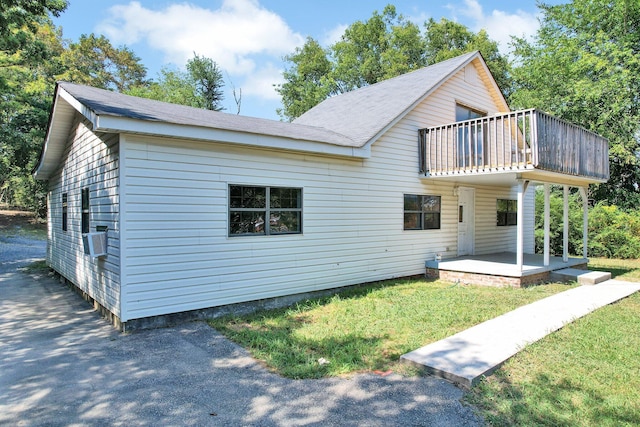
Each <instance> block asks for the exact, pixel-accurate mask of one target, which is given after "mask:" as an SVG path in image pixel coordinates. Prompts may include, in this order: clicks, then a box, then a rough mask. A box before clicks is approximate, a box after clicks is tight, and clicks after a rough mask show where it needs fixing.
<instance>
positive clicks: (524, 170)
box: [418, 109, 609, 286]
mask: <svg viewBox="0 0 640 427" xmlns="http://www.w3.org/2000/svg"><path fill="white" fill-rule="evenodd" d="M418 142H419V150H418V153H419V172H420V175H421V176H422V177H423V178H424V179H430V180H442V181H448V182H452V183H454V184H455V186H456V187H455V188H458V187H460V188H461V187H474V186H476V185H491V186H500V187H504V186H508V187H512V188H513V187H516V188H517V200H516V202H517V210H516V215H517V220H516V224H517V233H516V248H517V251H516V253H515V254H497V255H492V256H490V257H494V259H491V258H489V259H482V258H481V257H480V258H478V257H471V258H468V259H460V260H459V261H464V264H465V265H467V267H466V268H476V269H478V270H479V271H465V268H462V269H461V270H455V268H453V267H451V266H454V267H462V266H461V263H458V264H449V265H448V266H449V267H451V268H448V267H447V264H446V263H448V262H454V261H455V260H452V261H445V263H444V265H443V266H441V267H439V268H438V269H437V270H438V271H441V272H442V273H439V274H440V277H442V275H443V274H445V275H447V276H450V278H453V280H464V277H468V276H469V275H472V274H476V275H478V277H475V279H478V280H480V279H483V277H482V276H483V275H484V276H489V277H490V276H491V275H494V274H496V273H498V274H500V275H499V276H496V277H501V278H503V279H501V280H502V281H503V282H504V283H505V284H512V285H515V286H522V285H526V284H530V283H536V282H540V281H544V280H546V278H548V276H549V275H550V272H551V271H554V270H557V269H561V268H570V267H573V265H572V263H573V262H577V261H571V259H570V258H569V251H568V248H569V188H570V187H574V188H578V189H579V192H580V195H581V198H582V202H583V227H582V229H583V256H582V258H578V260H581V261H582V262H578V264H576V265H584V266H585V267H586V259H587V247H588V242H587V234H588V227H587V226H588V187H589V185H590V184H595V183H602V182H606V181H607V180H608V179H609V146H608V141H607V139H606V138H603V137H601V136H599V135H597V134H595V133H593V132H590V131H588V130H586V129H583V128H581V127H579V126H576V125H574V124H572V123H568V122H566V121H563V120H560V119H558V118H556V117H552V116H550V115H548V114H545V113H542V112H541V111H538V110H536V109H529V110H521V111H513V112H508V113H505V114H496V115H494V116H487V117H481V118H478V119H472V120H466V121H461V122H456V123H450V124H446V125H442V126H436V127H431V128H426V129H420V130H419V131H418ZM538 185H543V186H544V255H527V254H525V253H524V252H525V249H524V238H525V236H524V207H525V206H524V200H525V195H526V194H527V191H528V190H529V191H530V188H534V187H536V186H538ZM551 185H559V186H562V188H563V199H564V203H563V204H564V206H563V219H562V220H563V225H564V227H563V235H564V236H563V255H562V257H561V258H556V257H551V256H550V231H549V230H550V186H551ZM454 191H455V190H454ZM460 203H461V202H460V198H459V204H460ZM463 211H464V209H463V207H461V208H460V212H461V214H460V218H463V216H462V212H463ZM459 222H460V223H463V222H465V220H463V219H460V220H459ZM458 229H459V230H460V225H459V226H458ZM462 253H473V250H470V251H466V252H462ZM474 260H475V261H479V262H481V263H482V264H477V263H474V262H473V261H474ZM558 263H561V264H558ZM555 267H557V268H555ZM448 271H458V274H459V275H460V277H454V276H455V275H454V274H453V273H445V272H448ZM509 278H510V279H509ZM478 280H476V281H478ZM487 280H488V279H487ZM498 284H499V283H498Z"/></svg>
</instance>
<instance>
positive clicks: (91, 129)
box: [34, 52, 609, 329]
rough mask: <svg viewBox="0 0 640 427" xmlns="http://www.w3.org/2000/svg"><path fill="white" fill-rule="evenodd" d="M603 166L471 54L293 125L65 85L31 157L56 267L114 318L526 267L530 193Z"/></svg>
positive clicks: (585, 138) (127, 324)
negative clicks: (455, 271)
mask: <svg viewBox="0 0 640 427" xmlns="http://www.w3.org/2000/svg"><path fill="white" fill-rule="evenodd" d="M608 174H609V169H608V151H607V141H606V140H604V139H602V138H600V137H598V136H597V135H594V134H591V133H589V132H587V131H585V130H583V129H580V128H578V127H576V126H573V125H571V124H568V123H565V122H562V121H560V120H557V119H555V118H553V117H550V116H547V115H545V114H543V113H540V112H538V111H536V110H526V111H520V112H510V111H509V107H508V106H507V103H506V101H505V99H504V98H503V96H502V95H501V92H500V90H499V89H498V87H497V85H496V83H495V81H494V79H493V77H492V76H491V73H490V71H489V69H488V68H487V65H486V63H485V62H484V60H483V58H482V56H481V55H480V54H479V53H478V52H474V53H469V54H466V55H462V56H459V57H456V58H453V59H450V60H448V61H444V62H441V63H438V64H435V65H432V66H429V67H426V68H423V69H420V70H417V71H414V72H411V73H408V74H405V75H402V76H399V77H396V78H392V79H389V80H386V81H384V82H380V83H377V84H374V85H371V86H368V87H364V88H361V89H358V90H355V91H353V92H349V93H345V94H343V95H340V96H336V97H333V98H330V99H327V100H326V101H324V102H323V103H321V104H319V105H318V106H316V107H315V108H313V109H311V110H310V111H308V112H307V113H305V114H304V115H302V116H301V117H300V118H298V119H297V120H295V121H294V122H293V123H283V122H278V121H272V120H265V119H258V118H251V117H243V116H239V115H232V114H226V113H220V112H212V111H207V110H201V109H195V108H190V107H185V106H180V105H172V104H167V103H163V102H157V101H152V100H148V99H140V98H135V97H131V96H126V95H123V94H119V93H114V92H109V91H105V90H100V89H95V88H91V87H87V86H81V85H76V84H70V83H59V84H58V85H57V87H56V92H55V99H54V105H53V108H52V113H51V117H50V123H49V127H48V131H47V135H46V140H45V143H44V147H43V151H42V156H41V159H40V162H39V164H38V166H37V168H36V169H35V171H34V176H35V178H36V179H39V180H44V181H47V182H48V185H49V194H48V203H49V218H48V224H49V227H48V242H49V244H48V251H47V262H48V264H49V265H50V266H51V268H53V269H54V270H55V271H56V272H58V273H59V274H60V275H61V276H62V277H64V278H66V279H67V280H68V281H69V282H71V283H73V284H74V285H75V286H76V287H77V288H78V289H80V290H81V291H82V292H83V293H84V294H85V295H86V296H87V297H88V298H90V299H91V300H92V301H93V302H94V303H95V304H96V306H98V307H100V308H101V309H102V310H104V311H105V312H106V313H107V314H108V315H109V316H110V318H111V319H112V320H113V322H114V323H115V324H116V325H118V326H119V327H120V328H121V329H131V328H134V327H138V326H140V325H145V324H149V323H148V322H151V323H153V322H152V320H153V319H158V318H162V316H167V315H172V314H175V313H184V312H191V313H198V312H200V310H203V309H209V308H212V307H221V306H227V305H229V304H235V303H244V302H248V301H256V300H265V299H270V298H277V297H282V296H287V295H299V294H304V293H309V292H315V291H321V290H327V289H333V288H337V287H343V286H349V285H354V284H359V283H365V282H370V281H376V280H382V279H389V278H395V277H401V276H411V275H418V274H420V275H421V274H424V273H425V262H428V261H430V262H436V261H435V260H436V259H440V260H443V261H445V260H448V259H452V258H456V257H459V256H462V255H470V256H481V255H483V254H500V253H514V254H516V255H514V257H515V258H514V261H515V262H514V263H512V264H513V266H514V267H515V268H516V270H517V271H519V272H524V271H525V270H526V266H527V265H526V262H525V261H526V257H525V255H526V254H530V253H533V251H534V236H533V234H534V197H533V191H530V190H529V191H527V190H528V189H529V188H533V186H534V185H538V184H541V183H542V184H544V185H545V188H547V193H548V184H550V183H553V184H560V185H564V186H565V188H568V187H569V186H572V187H578V188H582V189H584V188H585V187H586V186H588V184H590V183H595V182H603V181H606V180H607V179H608ZM530 184H531V185H530ZM547 211H548V206H547ZM585 226H586V225H585ZM547 228H548V225H547ZM547 234H548V233H547ZM83 235H84V236H85V239H84V240H85V242H84V243H85V245H83ZM94 237H99V239H97V240H96V241H95V242H93V241H92V239H93V238H94ZM105 237H106V239H105ZM92 243H95V245H96V248H97V247H100V246H101V245H103V248H104V252H100V250H99V249H96V248H94V247H93V246H91V244H92ZM585 247H586V245H585ZM85 252H87V253H85ZM564 258H565V259H564V260H563V261H564V262H565V263H570V260H569V258H568V256H567V254H566V251H565V257H564ZM583 258H586V253H585V254H584V257H583ZM583 258H580V262H582V263H584V262H585V260H584V259H583ZM551 264H552V261H550V260H549V254H548V244H547V248H546V251H545V264H544V266H545V267H548V266H550V265H551ZM431 269H432V270H434V271H437V270H438V265H437V264H436V265H435V266H433V265H431ZM159 316H160V317H159ZM150 319H151V320H150ZM145 322H147V323H145Z"/></svg>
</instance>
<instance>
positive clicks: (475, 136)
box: [419, 109, 609, 180]
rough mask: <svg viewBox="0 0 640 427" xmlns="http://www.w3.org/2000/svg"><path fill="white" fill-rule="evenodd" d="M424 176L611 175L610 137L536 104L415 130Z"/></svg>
mask: <svg viewBox="0 0 640 427" xmlns="http://www.w3.org/2000/svg"><path fill="white" fill-rule="evenodd" d="M419 141H420V147H419V152H420V173H421V174H424V175H425V176H448V175H457V174H473V173H493V172H503V171H525V170H534V169H540V170H545V171H551V172H558V173H562V174H567V175H573V176H580V177H587V178H595V179H597V180H607V179H609V144H608V141H607V140H606V139H605V138H603V137H601V136H599V135H597V134H595V133H593V132H590V131H588V130H586V129H583V128H581V127H579V126H576V125H573V124H571V123H568V122H565V121H563V120H560V119H557V118H555V117H552V116H550V115H548V114H545V113H542V112H540V111H537V110H535V109H531V110H523V111H514V112H511V113H507V114H502V115H496V116H491V117H482V118H479V119H473V120H467V121H463V122H458V123H451V124H447V125H444V126H437V127H432V128H427V129H421V130H420V131H419Z"/></svg>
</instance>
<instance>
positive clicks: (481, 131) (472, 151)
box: [456, 104, 487, 168]
mask: <svg viewBox="0 0 640 427" xmlns="http://www.w3.org/2000/svg"><path fill="white" fill-rule="evenodd" d="M486 115H487V113H485V112H482V111H479V110H475V109H473V108H469V107H465V106H464V105H460V104H456V122H462V121H465V120H471V119H479V118H481V117H485V116H486ZM485 134H487V129H486V125H481V124H479V123H473V124H468V125H466V126H463V127H460V128H458V135H457V139H458V143H457V147H458V166H459V167H462V168H469V167H474V166H480V165H483V164H486V162H485V158H484V156H485V153H486V151H487V148H486V145H487V143H486V141H485V140H484V139H485V138H484V136H483V135H485Z"/></svg>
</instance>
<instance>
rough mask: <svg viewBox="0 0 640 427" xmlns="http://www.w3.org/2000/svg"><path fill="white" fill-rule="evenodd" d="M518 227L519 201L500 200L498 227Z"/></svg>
mask: <svg viewBox="0 0 640 427" xmlns="http://www.w3.org/2000/svg"><path fill="white" fill-rule="evenodd" d="M506 225H518V201H517V200H507V199H498V226H506Z"/></svg>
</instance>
